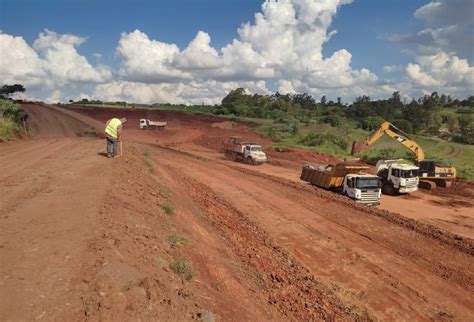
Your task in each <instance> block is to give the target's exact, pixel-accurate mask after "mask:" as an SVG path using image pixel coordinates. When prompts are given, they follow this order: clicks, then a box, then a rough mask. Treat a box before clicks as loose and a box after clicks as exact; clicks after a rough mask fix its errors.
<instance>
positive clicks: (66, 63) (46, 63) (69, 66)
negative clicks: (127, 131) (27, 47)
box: [33, 29, 112, 85]
mask: <svg viewBox="0 0 474 322" xmlns="http://www.w3.org/2000/svg"><path fill="white" fill-rule="evenodd" d="M85 40H86V39H85V38H82V37H78V36H74V35H69V34H66V35H59V34H57V33H55V32H53V31H49V30H47V29H46V30H45V32H44V33H40V34H39V37H38V39H36V40H35V42H34V43H33V48H34V49H35V50H36V51H37V52H38V53H39V55H40V57H41V58H42V66H43V69H44V70H45V71H47V72H48V74H49V75H50V76H51V77H52V78H53V80H54V81H55V83H57V84H59V85H64V84H67V83H102V82H105V81H107V80H109V79H110V78H111V77H112V73H111V72H110V70H109V69H108V68H106V67H104V66H98V67H96V68H94V67H93V66H92V65H91V64H89V62H88V61H87V59H86V58H85V57H84V56H81V55H79V53H78V52H77V50H76V47H78V46H80V45H81V44H82V43H83V42H84V41H85Z"/></svg>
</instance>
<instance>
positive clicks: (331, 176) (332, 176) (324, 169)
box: [300, 163, 382, 206]
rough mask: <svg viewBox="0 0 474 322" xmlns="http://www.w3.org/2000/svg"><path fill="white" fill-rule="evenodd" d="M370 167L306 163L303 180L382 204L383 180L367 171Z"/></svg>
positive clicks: (358, 199)
mask: <svg viewBox="0 0 474 322" xmlns="http://www.w3.org/2000/svg"><path fill="white" fill-rule="evenodd" d="M367 170H369V167H366V166H360V165H352V164H346V163H338V164H336V165H323V166H312V165H305V166H304V167H303V170H302V172H301V177H300V178H301V180H303V181H306V182H309V183H311V184H313V185H315V186H318V187H321V188H324V189H328V190H332V191H334V192H339V193H342V194H344V195H346V196H348V197H350V198H352V199H354V200H355V201H357V202H359V203H363V204H366V205H369V206H375V205H379V204H380V195H381V186H382V185H381V180H380V178H379V177H378V176H376V175H373V174H368V173H365V171H367Z"/></svg>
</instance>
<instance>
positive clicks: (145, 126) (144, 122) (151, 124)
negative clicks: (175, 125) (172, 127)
mask: <svg viewBox="0 0 474 322" xmlns="http://www.w3.org/2000/svg"><path fill="white" fill-rule="evenodd" d="M167 124H168V123H167V122H159V121H150V120H149V119H140V129H142V130H162V129H164V128H165V126H166V125H167Z"/></svg>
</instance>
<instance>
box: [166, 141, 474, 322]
mask: <svg viewBox="0 0 474 322" xmlns="http://www.w3.org/2000/svg"><path fill="white" fill-rule="evenodd" d="M163 150H170V152H172V153H171V154H167V153H164V154H163V161H164V163H165V164H168V165H171V166H174V165H175V164H176V166H177V167H179V168H181V171H182V172H186V170H185V169H187V168H189V169H191V168H193V170H192V171H194V172H196V171H197V173H199V175H197V176H193V178H195V179H197V180H198V182H207V181H205V177H206V176H207V175H211V176H212V173H213V172H214V171H215V177H214V178H213V180H211V182H213V183H212V188H211V189H214V192H215V193H218V195H219V196H220V198H221V200H224V201H226V202H227V203H229V202H232V204H233V205H235V206H233V207H234V208H235V207H237V209H238V210H239V211H240V212H241V213H243V214H246V215H247V216H249V213H248V211H254V210H252V209H253V208H252V207H253V206H252V204H253V205H255V202H245V204H246V206H242V207H241V206H240V205H237V204H235V202H237V200H240V199H242V198H244V199H248V198H252V199H253V198H257V199H256V200H257V202H260V203H262V204H263V205H266V206H265V207H264V208H258V211H263V213H261V215H264V214H265V215H264V217H265V218H266V219H262V221H260V220H257V222H258V224H261V225H266V224H269V220H272V218H273V219H274V220H277V222H278V225H283V226H282V227H284V226H286V225H292V226H294V225H293V224H291V223H290V222H288V221H289V220H290V221H291V220H293V219H294V220H297V219H298V220H299V221H298V224H297V225H298V226H299V227H301V228H303V229H304V230H306V232H305V233H303V231H301V228H297V227H296V226H294V227H293V228H288V229H286V228H282V229H273V228H270V227H267V228H266V230H267V231H268V229H270V232H272V231H273V235H272V236H277V235H274V234H275V233H277V234H281V233H283V234H284V236H286V237H290V239H292V240H293V241H292V242H291V243H290V244H288V245H286V244H287V243H286V242H285V239H287V238H286V237H283V235H282V236H281V238H280V237H278V239H279V243H280V244H281V245H282V246H283V245H286V246H283V247H285V248H286V249H293V246H292V243H294V242H296V243H297V244H298V245H299V246H297V247H298V248H299V249H297V250H298V251H299V252H302V253H301V255H302V257H301V256H299V255H298V253H297V252H296V249H295V250H294V254H293V255H294V256H296V257H297V258H299V260H300V261H302V262H303V263H304V264H305V266H306V267H311V271H312V272H316V274H317V276H320V272H319V271H320V269H319V268H318V267H317V266H315V265H313V264H310V263H308V260H309V258H307V257H308V256H306V254H307V253H308V252H309V253H308V254H313V255H312V258H313V259H317V258H318V257H319V256H318V250H317V251H316V253H315V252H314V251H313V250H312V249H311V247H310V245H309V244H308V247H309V248H308V247H307V246H305V245H306V243H308V242H309V243H310V244H313V245H314V246H315V247H316V248H317V249H319V250H320V249H321V247H322V249H326V250H327V251H330V252H332V251H336V252H337V255H338V256H337V259H334V260H333V261H331V259H330V258H329V257H328V258H326V260H329V262H327V261H326V262H323V265H325V266H327V265H329V267H326V269H324V268H323V270H322V272H321V273H323V275H321V276H326V280H329V281H331V280H332V277H331V276H332V274H333V273H331V270H332V269H333V268H330V267H333V266H332V265H333V264H336V262H335V261H337V260H341V261H342V262H343V263H340V264H341V265H342V266H347V265H345V264H344V263H345V262H346V261H345V260H344V258H345V257H344V256H348V257H351V255H350V254H351V249H352V248H351V247H356V249H358V250H357V251H356V253H355V254H356V255H357V256H356V257H357V258H358V260H357V261H356V266H357V269H356V267H353V269H356V272H359V273H362V274H365V275H366V276H372V279H374V280H373V282H374V283H376V284H377V285H378V286H377V289H378V290H379V291H378V292H382V293H380V294H384V292H389V293H390V295H389V294H386V295H385V296H388V297H390V298H392V301H395V302H394V304H395V303H397V302H398V301H400V300H401V301H402V302H400V303H401V307H402V308H404V310H414V309H415V308H412V304H410V303H417V304H416V305H415V306H416V311H417V312H418V314H420V313H421V315H418V318H422V317H425V318H426V317H427V316H430V317H431V318H436V317H437V314H438V315H440V316H443V314H447V316H451V317H453V318H454V317H457V318H459V317H462V316H463V314H468V313H467V312H466V311H463V310H462V309H461V308H459V307H458V308H456V307H457V305H456V304H455V303H454V302H456V301H454V302H453V301H452V300H449V298H457V299H458V301H460V303H462V302H463V301H464V300H466V295H467V294H469V293H466V292H472V290H473V285H474V283H473V276H472V274H471V273H469V267H471V265H470V264H469V263H472V261H471V262H469V258H472V257H470V256H471V255H470V254H469V252H468V251H461V252H459V250H458V249H457V248H456V247H452V246H451V245H449V244H445V243H443V242H439V241H437V242H435V243H433V244H432V247H431V246H430V245H431V244H430V239H433V238H432V236H431V235H429V236H425V235H424V234H419V233H418V232H416V231H414V230H412V229H406V228H405V226H404V225H399V224H397V223H390V222H386V224H384V221H386V218H384V217H381V218H380V217H379V216H373V214H372V213H370V212H371V211H373V210H374V209H373V208H368V207H365V206H363V205H359V204H352V203H351V201H350V200H345V198H344V197H343V196H339V195H334V194H332V193H331V192H327V191H323V190H321V191H318V190H319V189H315V188H313V187H311V186H305V185H303V184H298V183H293V182H291V181H288V180H285V179H282V178H273V176H269V175H265V174H261V173H259V172H258V171H255V170H250V169H246V168H244V167H239V166H233V165H229V164H226V162H225V161H224V162H220V161H215V160H213V159H208V158H206V157H202V156H199V155H198V156H196V155H194V154H193V153H189V152H186V151H184V152H183V151H180V150H178V151H176V150H175V149H173V148H171V149H170V148H167V149H163ZM163 152H164V151H163ZM173 154H174V155H181V156H187V157H189V158H182V157H181V158H180V159H182V160H183V162H182V163H178V160H179V159H175V160H173V159H174V157H173ZM186 159H187V160H186ZM193 159H194V160H200V161H203V162H196V163H195V164H196V167H194V166H193ZM175 162H176V163H175ZM208 162H210V163H211V165H206V163H208ZM212 164H219V166H217V167H215V170H212V171H210V170H209V169H213V166H212ZM225 168H230V169H232V170H236V171H238V173H241V172H247V171H250V174H251V175H250V176H248V177H245V181H246V182H248V184H249V185H250V186H251V187H254V188H253V189H252V190H251V191H252V192H251V194H248V195H247V194H246V193H245V192H239V193H237V192H236V193H235V194H234V193H232V188H234V189H238V188H237V187H238V185H236V183H232V180H233V179H232V178H235V180H237V181H238V180H239V179H238V177H239V176H238V174H237V173H236V172H235V171H228V172H227V175H226V171H225ZM232 173H233V174H232ZM269 177H270V179H268V178H269ZM262 179H264V180H262ZM265 179H267V180H265ZM272 179H276V180H272ZM222 180H224V181H225V180H231V181H230V182H229V186H228V188H225V185H224V186H222V185H221V184H219V182H221V181H222ZM242 182H243V181H242ZM275 183H277V184H276V185H275ZM278 183H281V184H278ZM209 188H210V186H209ZM288 188H291V189H288ZM215 189H217V190H215ZM220 189H224V191H226V192H225V193H227V194H226V195H223V194H221V193H220V191H221V190H220ZM268 189H270V190H269V191H268V193H263V192H265V191H266V190H268ZM258 191H262V193H263V194H258ZM255 193H257V195H255ZM327 194H329V195H330V197H329V198H327V197H325V196H326V195H327ZM272 195H275V196H276V195H281V197H282V198H283V201H282V202H279V203H278V207H283V208H281V209H278V208H276V209H277V210H278V212H279V213H280V215H270V214H268V213H269V212H270V213H271V212H272V211H273V212H275V211H274V210H271V209H272V208H273V203H272V200H274V199H272V198H273V197H272ZM227 197H229V198H230V199H228V198H227ZM331 197H333V198H334V199H332V198H331ZM338 199H339V200H338ZM284 200H292V201H293V202H290V204H293V205H294V206H296V205H298V206H297V208H298V210H296V209H295V211H298V212H299V211H302V210H303V209H305V210H304V214H305V215H303V213H302V215H297V214H296V213H295V214H294V215H292V214H291V211H290V210H289V208H288V209H287V207H286V208H285V204H286V202H285V201H284ZM295 201H296V202H295ZM321 201H323V202H324V204H325V206H324V207H322V209H321V211H316V212H315V213H314V211H315V209H320V207H321ZM341 204H345V205H346V207H341ZM267 206H268V207H269V208H268V207H267ZM347 206H348V207H347ZM267 208H268V209H267ZM344 208H345V209H344ZM256 209H257V208H256ZM282 211H283V212H282ZM288 211H290V213H287V212H288ZM376 211H378V210H376ZM285 212H286V213H287V214H288V216H286V215H285ZM351 212H353V213H352V214H351V215H349V214H350V213H351ZM380 212H384V211H380ZM309 213H314V214H318V216H317V217H316V218H315V219H311V218H309V217H308V219H304V218H306V217H305V216H306V215H308V214H309ZM359 216H360V217H359ZM393 216H397V215H395V214H393ZM333 217H334V218H333ZM251 220H252V219H251ZM294 220H293V221H294ZM320 220H323V221H322V222H319V221H320ZM325 221H327V222H326V223H325ZM277 222H275V224H277ZM372 225H374V226H372ZM313 226H314V227H313ZM336 226H340V227H341V228H340V229H339V228H337V227H336ZM385 226H386V227H385ZM426 226H429V225H426ZM261 227H264V226H261ZM265 227H266V226H265ZM312 228H317V230H316V231H315V233H317V234H318V235H321V233H322V235H321V236H323V237H324V236H331V241H333V242H336V244H337V243H339V242H342V244H341V245H340V246H342V249H341V247H336V248H335V249H332V248H331V247H330V245H326V246H325V245H323V244H325V241H324V238H323V239H321V238H317V240H318V242H317V243H316V244H314V243H313V242H310V241H309V240H307V237H309V236H311V231H313V232H314V229H312ZM295 229H297V230H295ZM321 229H322V230H321ZM328 229H329V230H328ZM285 231H287V232H291V231H293V232H297V233H298V236H294V237H292V236H290V235H287V233H285ZM299 232H301V235H300V234H299ZM344 232H347V233H349V234H348V235H347V236H346V237H344V236H345V235H344ZM398 233H400V236H399V237H397V236H398ZM308 234H309V235H308ZM270 235H271V234H270ZM354 235H357V236H359V238H358V237H356V236H354ZM321 236H320V237H321ZM301 238H303V239H301ZM364 240H365V241H364ZM282 243H283V244H282ZM320 243H323V244H321V245H320ZM371 245H373V246H375V249H377V250H379V251H382V252H383V253H384V256H382V257H381V259H377V255H376V251H375V249H374V250H371V248H372V246H371ZM295 246H296V245H295ZM336 246H337V245H336ZM288 247H289V248H288ZM361 247H362V248H361ZM453 248H454V249H453ZM344 249H346V252H344ZM453 251H454V252H453ZM344 253H348V254H346V255H344ZM352 253H353V252H352ZM320 255H323V257H325V255H324V252H323V253H321V254H320ZM315 256H316V257H315ZM366 256H368V258H366ZM374 256H376V257H374ZM444 258H446V260H447V261H446V262H445V261H444V260H443V259H444ZM380 260H382V262H379V261H380ZM385 260H388V262H386V263H385V264H384V263H383V262H384V261H385ZM357 262H358V264H357ZM364 263H366V264H365V265H364ZM387 263H391V264H387ZM308 264H309V266H307V265H308ZM346 264H349V265H350V266H352V265H354V263H352V261H349V262H347V263H346ZM379 264H380V265H381V266H380V265H379ZM387 265H388V266H387ZM391 265H395V266H394V267H393V268H390V267H391ZM327 268H329V271H328V270H327ZM386 268H389V269H388V270H387V269H386ZM404 270H407V273H408V276H407V277H404V274H400V272H403V271H404ZM328 272H329V275H327V274H328ZM341 272H342V274H343V275H342V276H345V277H342V280H341V281H342V285H345V284H346V283H345V282H344V280H345V279H346V278H348V277H350V276H351V275H352V274H350V273H349V274H345V273H344V271H341ZM415 272H417V273H415ZM335 273H337V272H335ZM392 273H394V274H395V275H393V274H392ZM424 273H427V276H425V277H424V278H423V279H420V281H419V282H418V281H417V279H418V277H417V276H418V275H417V274H421V275H420V276H424ZM367 274H368V275H367ZM336 276H337V275H336ZM336 276H335V278H336V280H338V278H337V277H336ZM323 278H324V277H323ZM353 278H356V279H358V278H357V274H356V275H354V276H353ZM424 279H427V280H431V282H428V283H427V280H425V281H423V280H424ZM442 280H445V281H449V282H452V283H455V284H453V286H452V288H450V289H449V290H446V291H447V292H448V293H446V294H451V295H449V296H448V297H446V296H444V295H442V293H439V291H440V290H441V289H444V288H446V287H447V285H448V284H447V282H443V281H442ZM412 283H414V285H412ZM430 283H434V284H433V285H432V286H430ZM456 284H457V285H456ZM411 286H414V288H413V287H411ZM346 287H347V286H343V290H342V291H341V292H336V293H337V294H338V295H341V294H342V295H343V296H341V297H340V298H341V299H344V298H345V297H344V294H345V293H346V292H347V290H344V288H346ZM459 287H461V289H463V290H461V289H460V288H459ZM355 289H356V290H357V289H358V288H357V287H356V288H355ZM384 290H385V291H384ZM367 291H369V292H368V294H367V295H368V296H369V298H368V299H370V300H371V302H372V304H371V305H374V304H375V305H377V304H376V303H377V302H379V301H378V300H377V297H374V295H375V294H377V291H374V292H372V291H370V289H367ZM358 292H360V290H359V291H358ZM432 292H434V293H433V294H432V295H429V296H428V294H430V293H432ZM354 294H355V296H354V297H356V298H358V299H355V300H354V297H353V298H352V299H349V301H348V302H347V303H350V304H353V303H357V304H356V305H358V306H359V305H360V306H359V307H366V305H365V304H364V302H365V300H364V297H365V295H364V294H365V291H363V292H362V293H361V294H362V297H361V298H359V295H358V294H357V293H354ZM370 294H371V295H370ZM425 295H426V296H428V297H426V296H425ZM359 300H360V301H359ZM438 300H440V301H441V302H439V305H441V306H438ZM403 303H404V304H403ZM422 303H425V304H422ZM371 305H369V306H368V308H371ZM453 305H454V306H453ZM468 306H469V305H468ZM464 307H466V306H464ZM452 310H453V311H452ZM464 310H465V309H464ZM402 312H403V311H402ZM406 312H407V313H408V311H406ZM422 312H424V313H422ZM430 312H432V313H430ZM436 312H438V313H436ZM453 313H454V314H453ZM369 314H370V316H372V315H373V312H372V313H369ZM412 314H414V313H412ZM382 315H383V313H382ZM375 316H377V315H375ZM409 316H410V315H409ZM412 317H413V316H412Z"/></svg>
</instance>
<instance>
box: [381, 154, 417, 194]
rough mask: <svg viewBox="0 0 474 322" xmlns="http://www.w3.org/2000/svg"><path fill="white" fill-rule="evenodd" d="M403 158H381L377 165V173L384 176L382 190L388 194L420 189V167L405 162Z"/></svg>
mask: <svg viewBox="0 0 474 322" xmlns="http://www.w3.org/2000/svg"><path fill="white" fill-rule="evenodd" d="M402 161H403V160H379V161H378V162H377V164H376V165H375V171H376V172H377V175H378V176H379V177H380V178H382V192H383V193H384V194H386V195H392V196H393V195H396V194H399V193H411V192H415V191H417V190H418V183H419V181H420V180H419V178H418V170H419V168H418V167H417V166H414V165H410V164H403V163H402Z"/></svg>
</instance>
